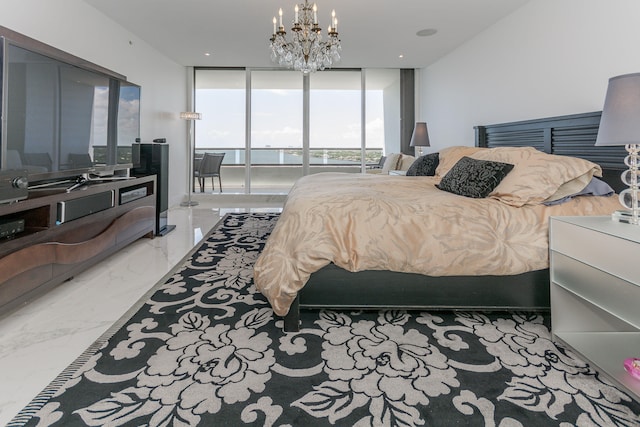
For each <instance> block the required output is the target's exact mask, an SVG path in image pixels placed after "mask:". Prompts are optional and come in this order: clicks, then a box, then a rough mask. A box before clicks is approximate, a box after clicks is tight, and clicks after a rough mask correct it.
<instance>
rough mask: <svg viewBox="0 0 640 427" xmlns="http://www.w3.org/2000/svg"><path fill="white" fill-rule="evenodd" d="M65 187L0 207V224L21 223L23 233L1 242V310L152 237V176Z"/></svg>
mask: <svg viewBox="0 0 640 427" xmlns="http://www.w3.org/2000/svg"><path fill="white" fill-rule="evenodd" d="M69 186H70V184H69V185H65V186H60V187H52V188H44V189H38V190H30V191H29V197H28V198H27V199H25V200H22V201H18V202H14V203H10V204H3V205H0V221H2V222H5V223H6V222H12V221H19V220H24V231H22V232H20V233H17V234H15V235H14V236H11V237H9V238H3V239H1V240H0V311H6V310H7V309H10V308H11V307H14V306H16V305H17V304H19V303H22V302H25V301H27V300H28V299H30V298H32V297H34V296H36V295H38V294H40V293H41V292H44V291H46V290H48V289H50V288H52V287H54V286H56V285H58V284H60V283H62V282H63V281H65V280H67V279H69V278H71V277H73V276H74V275H75V274H77V273H79V272H81V271H83V270H85V269H86V268H88V267H89V266H91V265H93V264H95V263H96V262H98V261H100V260H102V259H104V258H106V257H107V256H108V255H110V254H112V253H114V252H116V251H118V250H119V249H121V248H123V247H124V246H126V245H128V244H130V243H132V242H133V241H135V240H137V239H139V238H141V237H143V236H147V237H150V238H153V236H154V230H155V213H156V211H155V210H156V207H155V206H156V177H155V175H152V176H147V177H142V178H130V179H123V180H116V181H104V182H100V183H89V184H87V185H84V186H82V187H80V188H77V189H74V190H72V191H70V192H67V188H68V187H69ZM95 200H98V201H99V204H98V206H97V207H95V208H94V207H93V204H94V201H95ZM105 200H106V201H107V202H106V204H105ZM72 206H74V208H73V210H72V208H71V207H72ZM65 209H66V211H65Z"/></svg>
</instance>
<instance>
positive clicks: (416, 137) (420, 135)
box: [409, 122, 430, 147]
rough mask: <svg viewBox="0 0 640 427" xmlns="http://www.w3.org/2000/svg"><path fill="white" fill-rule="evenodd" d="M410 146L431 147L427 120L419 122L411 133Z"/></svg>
mask: <svg viewBox="0 0 640 427" xmlns="http://www.w3.org/2000/svg"><path fill="white" fill-rule="evenodd" d="M409 146H410V147H429V146H430V144H429V132H428V131H427V124H426V123H425V122H417V123H416V125H415V127H414V128H413V135H411V143H410V144H409Z"/></svg>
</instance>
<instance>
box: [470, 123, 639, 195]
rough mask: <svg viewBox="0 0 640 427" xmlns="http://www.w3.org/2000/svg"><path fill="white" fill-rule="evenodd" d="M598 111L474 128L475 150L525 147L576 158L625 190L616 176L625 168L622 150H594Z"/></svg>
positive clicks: (602, 148)
mask: <svg viewBox="0 0 640 427" xmlns="http://www.w3.org/2000/svg"><path fill="white" fill-rule="evenodd" d="M601 114H602V112H600V111H596V112H593V113H583V114H572V115H568V116H558V117H547V118H542V119H535V120H525V121H519V122H511V123H501V124H494V125H484V126H476V127H475V131H476V141H475V144H476V146H477V147H489V148H493V147H502V146H509V147H513V146H529V147H535V148H537V149H538V150H540V151H544V152H545V153H550V154H559V155H564V156H573V157H580V158H583V159H587V160H590V161H592V162H594V163H597V164H599V165H600V166H601V167H602V172H603V178H602V179H603V180H604V181H606V182H607V183H608V184H609V185H611V187H613V189H614V190H616V192H619V191H620V190H622V189H623V188H626V187H625V186H624V184H622V182H621V181H620V174H621V173H622V172H623V171H624V170H625V169H626V166H625V165H624V158H625V156H626V155H627V152H626V150H625V149H624V147H621V146H620V147H618V146H603V147H596V146H595V143H596V137H597V136H598V126H599V125H600V115H601Z"/></svg>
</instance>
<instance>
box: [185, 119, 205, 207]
mask: <svg viewBox="0 0 640 427" xmlns="http://www.w3.org/2000/svg"><path fill="white" fill-rule="evenodd" d="M180 118H181V119H185V120H188V121H189V123H188V127H189V131H188V138H187V139H188V144H187V149H188V150H189V152H188V153H187V159H188V162H187V166H188V167H187V171H188V172H187V174H188V175H187V188H188V191H187V193H188V198H187V200H186V201H185V202H182V203H180V206H197V205H198V202H196V201H195V200H191V193H192V192H193V188H191V183H192V182H193V121H194V120H200V119H202V114H200V113H193V112H190V111H186V112H182V113H180Z"/></svg>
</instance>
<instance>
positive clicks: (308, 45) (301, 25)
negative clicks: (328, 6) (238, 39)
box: [271, 0, 342, 74]
mask: <svg viewBox="0 0 640 427" xmlns="http://www.w3.org/2000/svg"><path fill="white" fill-rule="evenodd" d="M294 12H295V15H294V19H293V26H292V27H291V39H290V40H289V39H287V33H286V31H285V30H284V26H283V25H282V9H280V10H279V11H278V15H279V18H280V19H279V21H278V20H276V17H275V16H274V17H273V35H272V36H271V60H272V61H273V62H275V63H277V64H279V65H281V66H284V67H288V68H293V69H294V70H298V71H302V72H303V73H305V74H306V73H311V72H314V71H318V70H320V71H322V70H324V69H325V68H329V67H331V66H332V65H333V64H334V63H336V62H338V61H339V60H340V52H341V50H342V48H341V47H340V39H338V19H337V18H336V12H335V10H334V11H332V12H331V25H330V26H329V28H328V29H327V40H326V41H322V30H321V29H320V26H319V25H318V7H317V6H316V4H315V3H314V4H313V5H311V4H309V2H308V0H305V1H304V3H301V4H300V5H299V6H298V5H296V7H295V9H294Z"/></svg>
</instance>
